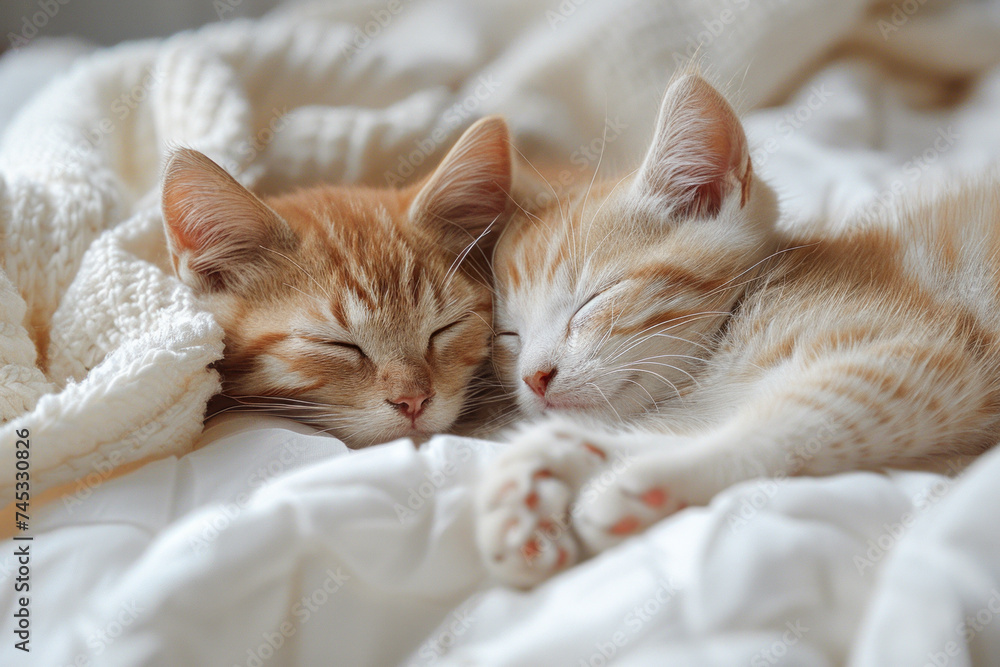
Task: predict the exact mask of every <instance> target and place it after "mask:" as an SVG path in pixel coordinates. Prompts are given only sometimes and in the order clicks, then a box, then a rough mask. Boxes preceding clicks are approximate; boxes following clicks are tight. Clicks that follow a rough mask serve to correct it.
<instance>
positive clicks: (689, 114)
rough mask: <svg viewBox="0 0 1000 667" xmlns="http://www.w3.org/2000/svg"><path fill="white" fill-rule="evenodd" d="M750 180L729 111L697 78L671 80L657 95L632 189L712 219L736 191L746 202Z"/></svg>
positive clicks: (739, 130) (742, 140) (743, 143)
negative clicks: (649, 137)
mask: <svg viewBox="0 0 1000 667" xmlns="http://www.w3.org/2000/svg"><path fill="white" fill-rule="evenodd" d="M752 178H753V172H752V169H751V166H750V152H749V149H748V148H747V138H746V134H745V133H744V132H743V126H742V125H741V124H740V120H739V118H737V117H736V113H735V112H734V111H733V109H732V107H731V106H729V103H728V102H726V99H725V98H724V97H723V96H722V94H721V93H719V91H717V90H716V89H715V88H713V87H712V85H711V84H709V83H708V82H707V81H705V80H704V79H703V78H701V77H700V76H698V75H697V74H684V75H683V76H681V77H679V78H677V79H676V80H675V81H674V82H673V83H671V85H670V87H669V88H668V89H667V92H666V94H665V95H664V96H663V103H662V105H661V106H660V115H659V117H658V119H657V121H656V135H655V136H654V137H653V145H652V146H651V147H650V149H649V152H648V153H647V154H646V158H645V160H644V161H643V163H642V167H640V169H639V175H638V177H637V180H636V181H635V184H636V185H635V187H637V188H639V189H640V190H641V191H642V192H644V193H646V194H653V195H656V196H663V197H665V198H667V199H668V200H669V205H671V206H672V207H676V209H675V210H678V211H679V212H680V213H681V214H682V215H687V216H714V215H716V214H718V212H719V209H720V208H721V207H722V202H723V200H724V199H725V198H726V197H727V196H729V195H730V194H731V193H733V192H734V191H736V190H739V194H740V206H743V205H744V204H746V201H747V198H748V197H749V195H750V184H751V180H752Z"/></svg>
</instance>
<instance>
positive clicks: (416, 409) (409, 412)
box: [389, 394, 431, 421]
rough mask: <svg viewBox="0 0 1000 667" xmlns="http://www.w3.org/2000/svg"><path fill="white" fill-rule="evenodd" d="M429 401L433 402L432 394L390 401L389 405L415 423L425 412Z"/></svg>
mask: <svg viewBox="0 0 1000 667" xmlns="http://www.w3.org/2000/svg"><path fill="white" fill-rule="evenodd" d="M429 400H431V395H430V394H417V395H415V396H400V397H399V398H393V399H390V400H389V404H390V405H392V406H393V407H394V408H396V409H397V410H399V411H400V412H402V413H403V414H405V415H406V416H407V417H409V418H410V419H412V420H414V421H415V420H416V419H417V417H419V416H420V414H421V413H422V412H423V411H424V408H425V407H426V406H427V401H429Z"/></svg>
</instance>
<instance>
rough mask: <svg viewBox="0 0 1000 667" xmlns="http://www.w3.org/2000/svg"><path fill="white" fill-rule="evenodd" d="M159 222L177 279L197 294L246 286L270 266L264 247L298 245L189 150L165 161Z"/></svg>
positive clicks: (284, 227) (282, 225)
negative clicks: (162, 225) (162, 220)
mask: <svg viewBox="0 0 1000 667" xmlns="http://www.w3.org/2000/svg"><path fill="white" fill-rule="evenodd" d="M163 219H164V224H165V226H166V232H167V245H168V247H169V249H170V254H171V259H172V260H173V263H174V269H175V270H176V271H177V276H178V277H179V278H180V279H181V280H182V281H183V282H184V283H186V284H187V285H189V286H191V287H193V288H194V289H196V290H198V291H217V290H220V289H239V288H241V287H242V288H246V287H250V286H251V285H253V284H254V283H255V281H256V280H257V278H258V277H259V276H260V275H261V273H262V271H263V270H264V269H265V268H267V267H268V266H270V265H272V264H273V263H274V261H275V259H274V258H272V257H269V256H268V255H270V254H271V253H269V252H268V250H266V249H267V248H270V249H272V250H276V251H278V252H283V253H286V252H288V251H290V250H292V249H294V247H295V245H296V242H297V239H296V237H295V234H294V233H293V232H292V230H291V229H290V228H289V226H288V224H287V223H286V222H285V221H284V220H282V219H281V218H280V217H279V216H278V214H276V213H275V212H274V211H272V210H271V209H270V208H268V206H267V205H266V204H264V202H262V201H261V200H260V199H258V198H257V197H256V196H254V194H253V193H251V192H250V191H249V190H247V189H246V188H244V187H243V186H242V185H240V184H239V183H237V182H236V179H234V178H233V177H232V176H230V175H229V174H228V173H226V171H225V170H224V169H223V168H222V167H220V166H219V165H217V164H216V163H214V162H212V161H211V160H210V159H208V158H207V157H206V156H205V155H203V154H202V153H199V152H198V151H195V150H191V149H189V148H182V149H179V150H177V151H176V152H174V154H173V155H171V156H170V160H169V161H168V162H167V167H166V170H165V171H164V175H163ZM279 257H280V256H279Z"/></svg>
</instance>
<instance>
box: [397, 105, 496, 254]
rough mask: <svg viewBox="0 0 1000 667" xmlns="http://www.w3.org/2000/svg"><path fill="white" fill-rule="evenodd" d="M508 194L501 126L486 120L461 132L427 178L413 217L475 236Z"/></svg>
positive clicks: (418, 197) (489, 118)
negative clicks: (450, 226)
mask: <svg viewBox="0 0 1000 667" xmlns="http://www.w3.org/2000/svg"><path fill="white" fill-rule="evenodd" d="M510 189H511V163H510V146H509V135H508V132H507V126H506V124H505V123H504V122H503V120H502V119H500V118H497V117H487V118H484V119H482V120H480V121H478V122H477V123H476V124H474V125H473V126H472V127H470V128H469V129H468V130H466V132H465V134H463V135H462V137H461V138H460V139H459V140H458V142H457V143H456V144H455V146H454V147H453V148H452V149H451V151H449V153H448V155H447V156H445V158H444V160H443V161H442V162H441V165H440V166H439V167H438V168H437V169H436V170H435V172H434V173H433V174H431V176H430V177H429V178H428V181H427V183H426V184H425V185H424V187H423V188H422V189H421V191H420V193H419V195H418V196H417V200H416V204H415V206H416V208H417V216H418V219H425V221H426V222H430V223H433V224H439V223H440V222H442V221H445V222H447V223H448V224H451V225H456V226H459V227H462V228H464V229H465V230H466V231H468V232H469V233H470V234H473V235H478V234H479V233H481V232H482V231H483V230H484V229H486V227H487V226H489V225H490V224H491V223H492V222H494V220H496V219H497V218H498V217H499V216H500V215H502V214H503V212H504V210H505V209H506V206H507V193H508V192H510Z"/></svg>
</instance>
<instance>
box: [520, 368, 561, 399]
mask: <svg viewBox="0 0 1000 667" xmlns="http://www.w3.org/2000/svg"><path fill="white" fill-rule="evenodd" d="M555 376H556V369H555V368H550V369H549V370H547V371H538V372H537V373H535V374H534V375H525V376H524V378H522V379H523V380H524V384H526V385H528V387H530V388H531V391H533V392H535V393H536V394H538V396H539V397H540V398H545V390H546V389H548V388H549V383H550V382H552V378H554V377H555Z"/></svg>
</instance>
